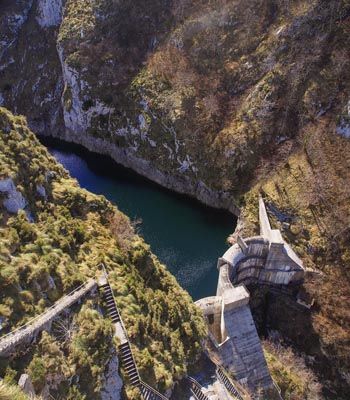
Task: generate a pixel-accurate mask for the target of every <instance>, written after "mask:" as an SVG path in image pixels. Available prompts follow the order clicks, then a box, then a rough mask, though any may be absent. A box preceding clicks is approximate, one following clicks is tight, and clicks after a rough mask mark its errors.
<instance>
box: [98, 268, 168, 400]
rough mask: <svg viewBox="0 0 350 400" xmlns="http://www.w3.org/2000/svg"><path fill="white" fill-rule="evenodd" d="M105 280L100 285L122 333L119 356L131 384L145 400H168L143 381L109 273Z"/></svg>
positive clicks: (112, 317)
mask: <svg viewBox="0 0 350 400" xmlns="http://www.w3.org/2000/svg"><path fill="white" fill-rule="evenodd" d="M105 278H106V283H103V284H102V285H101V284H100V286H99V287H100V291H101V292H102V293H101V294H102V298H103V299H104V301H105V303H106V307H107V310H108V314H109V316H110V318H111V320H112V322H113V323H114V324H119V326H120V328H121V331H122V342H121V344H120V345H119V347H118V356H119V359H120V362H121V365H122V367H123V368H124V371H125V373H126V375H127V377H128V379H129V382H130V384H131V385H132V386H134V387H138V388H139V390H140V392H141V394H142V397H143V398H144V400H168V398H167V397H165V396H163V395H162V394H161V393H159V392H158V391H157V390H155V389H153V388H152V387H151V386H149V385H147V383H145V382H143V381H142V380H141V378H140V375H139V372H138V369H137V365H136V363H135V360H134V356H133V354H132V350H131V346H130V342H129V339H128V336H127V332H126V329H125V326H124V324H123V320H122V318H121V316H120V314H119V311H118V308H117V304H116V302H115V299H114V296H113V291H112V288H111V286H110V284H109V282H108V278H107V273H105Z"/></svg>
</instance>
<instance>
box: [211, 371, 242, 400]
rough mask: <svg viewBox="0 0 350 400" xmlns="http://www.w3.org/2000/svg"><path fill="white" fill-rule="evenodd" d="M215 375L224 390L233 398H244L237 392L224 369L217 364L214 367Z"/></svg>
mask: <svg viewBox="0 0 350 400" xmlns="http://www.w3.org/2000/svg"><path fill="white" fill-rule="evenodd" d="M216 375H217V377H218V379H219V381H220V382H221V383H222V384H223V385H224V386H225V388H226V390H227V391H228V392H229V393H230V395H231V396H232V397H233V398H234V399H238V400H244V399H243V397H242V396H241V395H240V394H239V392H238V390H237V389H236V388H235V386H234V385H233V383H232V381H231V379H230V378H229V377H228V376H227V374H226V372H225V371H224V369H223V368H222V367H220V366H219V365H217V367H216Z"/></svg>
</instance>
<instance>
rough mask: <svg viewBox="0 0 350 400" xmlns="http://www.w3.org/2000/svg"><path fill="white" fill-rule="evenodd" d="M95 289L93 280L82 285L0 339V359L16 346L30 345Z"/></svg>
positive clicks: (95, 284) (95, 285)
mask: <svg viewBox="0 0 350 400" xmlns="http://www.w3.org/2000/svg"><path fill="white" fill-rule="evenodd" d="M96 287H97V283H96V281H94V280H93V279H91V280H89V281H87V282H85V283H83V284H82V285H81V286H79V287H77V288H76V289H74V290H73V291H72V292H71V293H69V294H67V295H66V296H64V297H62V298H61V299H60V300H58V301H57V302H56V303H55V304H54V305H53V306H52V307H50V308H48V309H47V310H46V311H45V312H43V313H42V314H40V315H38V316H37V317H34V318H33V319H31V320H30V321H28V322H27V323H26V324H25V325H22V326H20V327H19V328H17V329H15V330H13V331H12V332H10V333H8V334H7V335H4V336H2V337H1V338H0V357H5V356H7V355H9V354H11V352H13V351H14V350H15V348H16V346H18V345H20V344H23V343H30V342H31V340H32V339H33V338H34V337H35V336H36V335H37V334H38V333H40V332H41V331H43V330H47V329H48V328H49V327H50V326H51V322H52V321H53V320H54V319H55V318H57V316H58V315H59V314H61V313H62V312H63V311H64V310H65V309H66V308H68V307H70V306H71V305H73V304H74V303H76V302H77V301H78V300H79V299H81V298H82V297H83V296H85V295H86V294H87V293H89V292H91V291H92V290H93V289H95V288H96Z"/></svg>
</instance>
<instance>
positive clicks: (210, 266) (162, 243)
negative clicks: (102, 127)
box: [43, 139, 236, 300]
mask: <svg viewBox="0 0 350 400" xmlns="http://www.w3.org/2000/svg"><path fill="white" fill-rule="evenodd" d="M43 142H44V144H45V145H46V146H47V147H48V149H49V151H50V153H51V154H52V155H53V156H54V157H55V158H56V159H57V160H58V161H59V162H60V163H61V164H63V165H64V167H65V168H66V169H67V170H69V172H70V174H71V175H72V176H73V177H75V178H76V179H77V180H78V181H79V183H80V185H81V186H82V187H84V188H86V189H88V190H89V191H91V192H93V193H96V194H103V195H104V196H106V198H107V199H109V200H110V201H112V202H113V203H115V204H116V205H117V206H118V208H119V209H120V210H121V211H123V212H124V213H125V214H127V215H128V216H129V217H130V218H131V219H141V220H142V223H141V225H140V233H141V234H142V236H143V237H144V238H145V240H146V242H147V243H149V244H150V245H151V248H152V251H153V253H154V254H156V255H157V256H158V258H159V259H160V260H161V261H162V262H163V263H165V264H166V265H167V266H168V268H169V270H170V271H171V272H172V273H173V274H174V275H175V276H176V278H177V280H178V282H179V283H180V284H181V286H182V287H183V288H185V289H186V290H188V292H189V293H190V294H191V296H192V297H193V299H194V300H198V299H199V298H201V297H205V296H211V295H215V293H216V284H217V277H218V273H217V269H216V262H217V258H218V257H219V256H221V255H222V254H223V252H224V251H225V249H226V248H227V245H226V243H225V239H226V237H227V236H228V235H229V234H230V233H231V232H233V230H234V228H235V224H236V219H235V217H234V216H232V215H231V214H229V213H227V212H223V211H218V210H215V209H212V208H208V207H205V206H203V205H201V204H200V203H198V202H197V201H194V200H192V199H189V198H187V197H184V196H180V195H177V194H174V193H172V192H170V191H168V190H165V189H163V188H161V187H159V186H158V185H155V184H154V183H152V182H150V181H149V180H147V179H145V178H143V177H140V176H139V175H137V174H136V173H134V172H133V171H130V170H128V169H126V168H124V167H122V166H120V165H118V164H116V163H115V162H113V161H112V160H111V159H109V158H108V157H106V156H100V155H97V154H94V153H90V152H87V151H86V150H83V149H82V148H80V147H78V146H75V145H71V144H67V143H63V142H58V141H52V140H49V141H48V140H46V139H45V140H43Z"/></svg>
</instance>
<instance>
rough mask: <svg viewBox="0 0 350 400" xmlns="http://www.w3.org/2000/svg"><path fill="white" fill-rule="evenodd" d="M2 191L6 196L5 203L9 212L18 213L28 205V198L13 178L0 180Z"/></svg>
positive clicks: (0, 190)
mask: <svg viewBox="0 0 350 400" xmlns="http://www.w3.org/2000/svg"><path fill="white" fill-rule="evenodd" d="M0 193H2V194H3V195H4V196H5V199H4V200H3V205H4V207H5V208H6V210H7V211H8V212H9V213H13V214H16V213H17V212H18V211H19V210H24V209H25V207H26V206H27V200H26V199H25V198H24V196H23V195H22V193H21V192H20V191H19V190H17V188H16V185H15V183H14V181H13V179H11V178H7V179H3V180H0Z"/></svg>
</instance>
